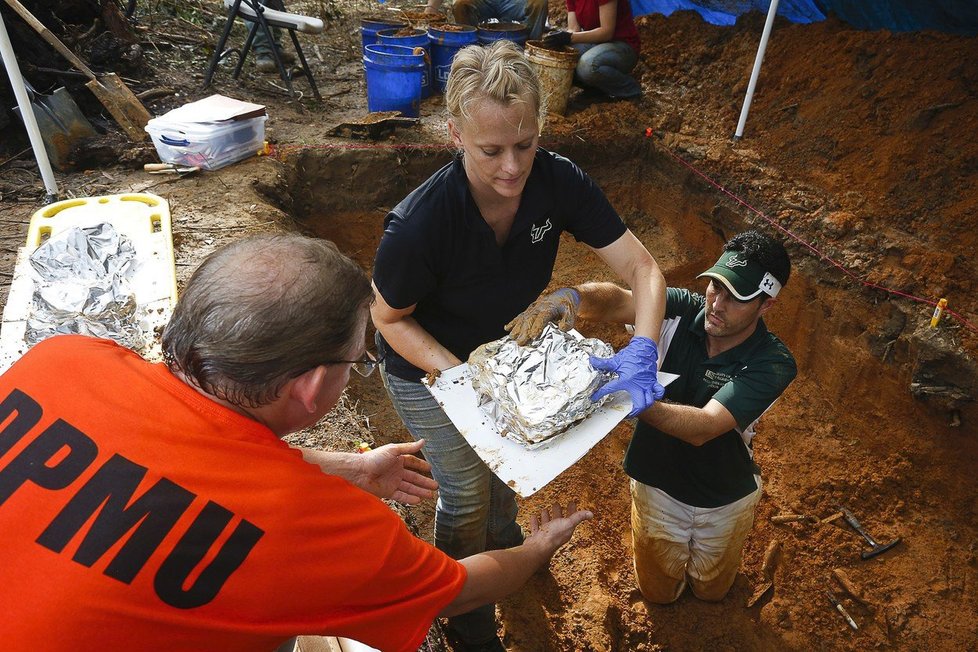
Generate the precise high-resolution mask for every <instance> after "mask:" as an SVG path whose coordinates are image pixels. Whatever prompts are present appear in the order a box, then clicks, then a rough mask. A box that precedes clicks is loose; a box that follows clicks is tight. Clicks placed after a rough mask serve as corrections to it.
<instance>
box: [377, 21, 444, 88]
mask: <svg viewBox="0 0 978 652" xmlns="http://www.w3.org/2000/svg"><path fill="white" fill-rule="evenodd" d="M403 31H404V30H403V28H394V29H382V30H380V31H379V32H377V37H378V38H379V39H380V45H402V46H404V47H408V48H412V49H413V48H424V51H425V55H426V57H427V60H426V61H425V64H426V65H425V68H424V77H422V78H421V98H422V99H424V98H426V97H431V41H429V40H428V32H426V31H424V30H423V29H412V30H411V33H410V34H397V32H403Z"/></svg>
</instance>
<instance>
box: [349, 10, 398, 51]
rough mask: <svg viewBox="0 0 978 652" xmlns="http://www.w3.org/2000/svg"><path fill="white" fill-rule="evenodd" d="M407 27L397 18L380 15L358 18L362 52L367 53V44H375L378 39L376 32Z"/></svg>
mask: <svg viewBox="0 0 978 652" xmlns="http://www.w3.org/2000/svg"><path fill="white" fill-rule="evenodd" d="M402 27H407V23H406V22H404V21H403V20H401V19H399V18H386V17H382V16H367V17H365V18H361V19H360V41H361V42H362V46H361V47H362V49H363V54H366V53H367V46H368V45H376V44H377V43H378V42H379V40H378V38H377V32H379V31H381V30H384V29H400V28H402Z"/></svg>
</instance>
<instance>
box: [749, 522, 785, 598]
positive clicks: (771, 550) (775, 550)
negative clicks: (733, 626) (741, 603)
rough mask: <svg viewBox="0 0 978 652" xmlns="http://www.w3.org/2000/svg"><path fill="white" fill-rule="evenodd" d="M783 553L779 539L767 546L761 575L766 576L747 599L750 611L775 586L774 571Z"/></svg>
mask: <svg viewBox="0 0 978 652" xmlns="http://www.w3.org/2000/svg"><path fill="white" fill-rule="evenodd" d="M780 552H781V542H780V541H778V540H777V539H773V540H772V541H771V543H769V544H767V550H765V551H764V561H763V562H761V575H763V576H764V581H763V582H762V583H761V584H759V585H758V586H757V588H756V589H755V590H754V594H753V595H752V596H750V597H749V598H747V603H746V605H745V606H746V607H747V608H748V609H749V608H751V607H753V606H754V605H755V604H757V602H758V600H760V599H761V598H763V597H764V595H765V594H766V593H767V592H768V591H770V590H771V588H772V587H773V586H774V571H775V570H776V569H777V566H778V559H779V557H780V554H779V553H780Z"/></svg>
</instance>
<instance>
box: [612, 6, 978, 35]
mask: <svg viewBox="0 0 978 652" xmlns="http://www.w3.org/2000/svg"><path fill="white" fill-rule="evenodd" d="M631 4H632V13H633V14H634V15H636V16H644V15H645V14H652V13H657V14H663V15H665V16H669V15H670V14H672V13H673V12H674V11H683V10H691V11H695V12H697V13H699V15H700V16H702V17H703V20H705V21H706V22H708V23H712V24H714V25H733V24H734V23H735V22H736V21H737V17H738V16H740V15H742V14H745V13H747V12H750V11H759V12H762V13H765V14H766V13H767V10H768V6H769V5H770V2H769V0H631ZM829 14H834V15H835V16H837V17H838V18H839V19H841V20H843V21H845V22H847V23H849V24H850V25H852V26H853V27H856V28H859V29H889V30H892V31H894V32H915V31H920V30H925V29H927V30H937V31H941V32H952V33H956V34H969V35H975V34H978V1H976V0H781V3H780V4H779V5H778V15H779V16H783V17H784V18H787V19H788V20H790V21H792V22H794V23H812V22H816V21H820V20H825V18H826V16H827V15H829Z"/></svg>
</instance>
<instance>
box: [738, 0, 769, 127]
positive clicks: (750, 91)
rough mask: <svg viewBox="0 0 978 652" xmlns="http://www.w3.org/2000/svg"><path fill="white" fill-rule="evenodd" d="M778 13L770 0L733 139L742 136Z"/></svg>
mask: <svg viewBox="0 0 978 652" xmlns="http://www.w3.org/2000/svg"><path fill="white" fill-rule="evenodd" d="M777 13H778V0H771V6H770V7H768V9H767V20H766V21H764V31H763V32H762V33H761V43H760V45H758V46H757V56H756V57H754V69H753V70H752V71H751V73H750V83H749V84H747V97H745V98H744V108H742V109H741V110H740V120H739V121H738V122H737V131H736V132H734V138H740V137H741V136H743V135H744V125H745V124H746V123H747V113H748V111H750V102H751V100H752V99H754V86H756V85H757V78H758V76H760V74H761V63H762V62H763V61H764V51H765V50H767V39H768V37H769V36H771V27H772V26H774V15H775V14H777Z"/></svg>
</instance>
